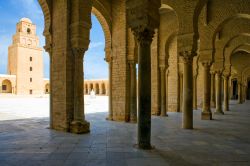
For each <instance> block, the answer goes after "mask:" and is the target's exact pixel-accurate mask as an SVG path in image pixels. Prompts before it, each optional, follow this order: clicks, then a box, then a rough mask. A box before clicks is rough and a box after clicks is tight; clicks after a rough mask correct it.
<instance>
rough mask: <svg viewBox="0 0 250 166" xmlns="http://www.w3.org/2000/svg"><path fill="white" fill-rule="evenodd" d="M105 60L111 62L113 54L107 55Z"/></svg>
mask: <svg viewBox="0 0 250 166" xmlns="http://www.w3.org/2000/svg"><path fill="white" fill-rule="evenodd" d="M104 60H105V61H106V62H108V63H110V62H112V61H113V57H112V56H106V57H105V58H104Z"/></svg>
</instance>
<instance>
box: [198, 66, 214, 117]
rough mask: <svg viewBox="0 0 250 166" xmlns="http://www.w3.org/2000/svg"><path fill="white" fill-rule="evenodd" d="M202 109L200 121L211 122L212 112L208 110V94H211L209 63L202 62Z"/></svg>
mask: <svg viewBox="0 0 250 166" xmlns="http://www.w3.org/2000/svg"><path fill="white" fill-rule="evenodd" d="M202 65H203V76H204V78H203V81H204V82H203V84H204V88H203V108H202V113H201V119H202V120H212V112H211V108H210V93H211V80H210V66H211V62H203V63H202Z"/></svg>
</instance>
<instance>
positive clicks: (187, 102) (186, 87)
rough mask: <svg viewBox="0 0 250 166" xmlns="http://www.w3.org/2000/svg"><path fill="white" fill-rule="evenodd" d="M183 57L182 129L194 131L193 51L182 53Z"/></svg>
mask: <svg viewBox="0 0 250 166" xmlns="http://www.w3.org/2000/svg"><path fill="white" fill-rule="evenodd" d="M180 55H181V56H182V57H183V115H182V128H184V129H193V56H194V53H193V52H192V51H184V52H181V53H180Z"/></svg>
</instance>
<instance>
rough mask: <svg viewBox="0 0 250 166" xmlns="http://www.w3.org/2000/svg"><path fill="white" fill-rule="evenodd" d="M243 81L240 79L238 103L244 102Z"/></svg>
mask: <svg viewBox="0 0 250 166" xmlns="http://www.w3.org/2000/svg"><path fill="white" fill-rule="evenodd" d="M242 103H243V100H242V83H241V82H239V81H238V104H242Z"/></svg>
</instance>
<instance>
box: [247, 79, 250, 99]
mask: <svg viewBox="0 0 250 166" xmlns="http://www.w3.org/2000/svg"><path fill="white" fill-rule="evenodd" d="M247 100H250V80H249V81H248V84H247Z"/></svg>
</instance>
